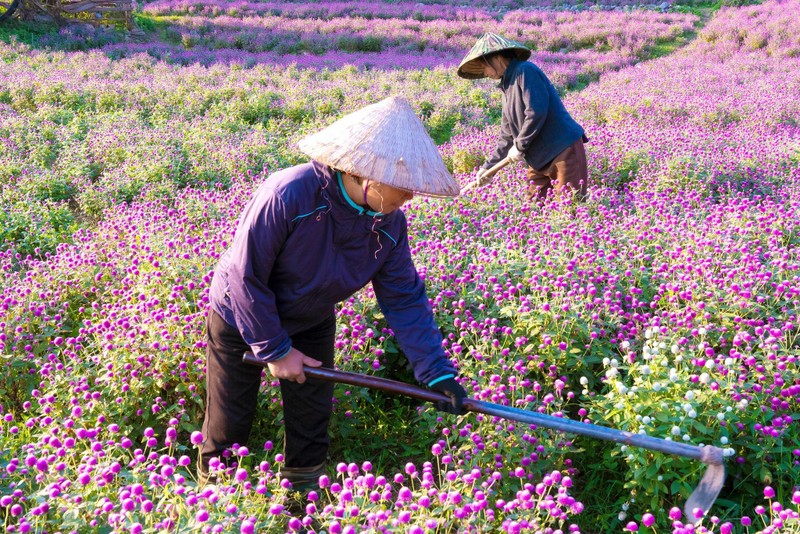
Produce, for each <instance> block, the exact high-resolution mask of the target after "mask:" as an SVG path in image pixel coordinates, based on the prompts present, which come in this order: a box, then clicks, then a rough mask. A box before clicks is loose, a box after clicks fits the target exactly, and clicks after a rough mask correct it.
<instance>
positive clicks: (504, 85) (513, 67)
mask: <svg viewBox="0 0 800 534" xmlns="http://www.w3.org/2000/svg"><path fill="white" fill-rule="evenodd" d="M521 64H522V61H520V60H518V59H512V60H511V61H509V63H508V66H507V67H506V71H505V72H504V73H503V76H502V78H500V82H499V83H498V84H497V87H498V88H500V89H503V90H505V89H508V86H509V85H511V82H512V80H513V79H514V76H515V75H516V72H517V69H518V68H519V66H520V65H521Z"/></svg>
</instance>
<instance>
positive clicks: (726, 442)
mask: <svg viewBox="0 0 800 534" xmlns="http://www.w3.org/2000/svg"><path fill="white" fill-rule="evenodd" d="M719 442H720V443H722V444H723V445H727V444H728V438H727V437H725V436H722V437H721V438H719Z"/></svg>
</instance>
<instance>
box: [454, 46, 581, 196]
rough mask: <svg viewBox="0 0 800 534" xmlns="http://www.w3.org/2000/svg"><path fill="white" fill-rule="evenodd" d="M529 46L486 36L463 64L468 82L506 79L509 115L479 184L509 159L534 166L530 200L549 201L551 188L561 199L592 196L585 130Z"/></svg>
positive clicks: (504, 88) (503, 84) (502, 87)
mask: <svg viewBox="0 0 800 534" xmlns="http://www.w3.org/2000/svg"><path fill="white" fill-rule="evenodd" d="M530 55H531V51H530V50H529V49H528V48H527V47H525V46H524V45H523V44H521V43H518V42H516V41H512V40H510V39H506V38H505V37H502V36H500V35H497V34H494V33H485V34H483V36H481V38H480V39H478V42H477V43H475V46H473V47H472V49H471V50H470V51H469V53H468V54H467V56H466V57H465V58H464V60H463V61H461V64H460V65H459V66H458V75H459V76H461V77H462V78H466V79H468V80H477V79H479V78H484V77H489V78H491V79H493V80H500V85H499V88H500V90H501V91H502V92H503V110H502V111H503V114H502V120H501V122H500V139H499V140H498V142H497V147H496V148H495V150H494V153H493V154H492V155H491V156H490V157H489V158H488V159H487V160H486V162H485V163H484V164H483V166H482V167H481V168H480V170H479V171H478V173H477V175H476V176H475V178H476V180H477V181H478V183H479V185H486V184H488V183H489V182H491V180H492V177H491V176H487V174H486V171H488V170H489V169H490V168H492V167H493V166H494V165H495V164H496V163H498V162H499V161H501V160H502V159H503V158H505V157H508V159H509V160H510V161H511V162H520V161H524V162H525V163H527V164H528V182H529V190H528V199H529V200H533V199H536V200H537V201H538V202H540V203H541V202H543V201H544V200H545V199H546V198H547V195H548V192H549V191H550V190H551V189H555V194H556V197H557V198H561V197H563V196H564V195H570V196H572V195H576V196H577V197H578V198H579V199H583V198H584V197H585V196H586V188H587V186H588V182H589V174H588V171H587V165H586V152H585V150H584V147H583V144H584V143H585V142H587V141H588V139H587V138H586V135H585V133H584V130H583V128H581V126H580V125H579V124H578V123H577V122H575V120H574V119H573V118H572V117H571V116H570V114H569V113H567V110H566V108H565V107H564V103H563V102H562V101H561V98H560V97H559V96H558V92H557V91H556V89H555V87H553V84H552V83H550V80H549V79H548V78H547V76H546V75H545V74H544V72H542V70H541V69H540V68H539V67H537V66H536V65H534V64H533V63H531V62H530V61H527V59H528V58H529V57H530Z"/></svg>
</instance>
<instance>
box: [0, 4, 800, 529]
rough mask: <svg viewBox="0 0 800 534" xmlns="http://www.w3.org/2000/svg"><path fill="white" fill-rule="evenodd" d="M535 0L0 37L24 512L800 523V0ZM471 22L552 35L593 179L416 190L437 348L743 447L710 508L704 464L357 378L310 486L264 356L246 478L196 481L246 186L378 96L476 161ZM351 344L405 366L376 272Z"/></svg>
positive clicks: (162, 522) (37, 521) (535, 524)
mask: <svg viewBox="0 0 800 534" xmlns="http://www.w3.org/2000/svg"><path fill="white" fill-rule="evenodd" d="M608 4H612V5H623V6H625V5H629V4H631V3H627V2H608ZM539 5H540V6H541V7H543V8H547V9H546V10H545V9H542V10H532V9H531V8H530V7H529V3H527V2H526V3H524V5H523V3H522V2H511V1H507V2H472V3H470V7H463V6H461V2H441V3H440V5H438V6H431V5H423V4H415V3H408V2H385V3H384V2H373V3H366V2H334V3H325V4H322V3H321V4H313V5H312V4H308V3H288V2H263V3H259V2H245V1H242V2H218V1H212V0H198V1H197V2H186V1H168V0H158V1H156V2H152V3H147V4H144V5H143V6H142V11H141V13H139V14H138V15H137V16H139V17H140V18H139V20H140V24H141V25H142V26H143V27H144V28H146V29H147V30H148V32H150V35H151V36H153V40H151V41H150V42H146V43H140V44H134V43H126V42H124V40H123V39H122V38H121V37H120V36H119V35H118V34H116V33H115V32H113V31H104V30H98V29H94V28H87V27H67V28H64V29H61V30H59V29H58V28H45V29H44V30H42V29H40V28H35V27H33V26H31V25H26V24H25V23H15V25H11V26H8V27H6V28H4V27H0V184H1V185H2V187H0V203H2V206H3V210H2V211H0V242H1V243H2V245H0V265H1V266H2V270H3V284H2V286H0V287H1V288H2V289H1V291H2V293H1V294H0V301H1V302H2V305H1V306H0V355H2V359H0V362H2V365H3V372H2V373H0V417H1V418H2V421H0V512H2V520H3V522H4V524H3V526H4V529H5V531H6V532H12V533H13V532H48V533H55V532H61V533H67V532H120V533H122V532H125V533H128V532H130V533H144V532H189V531H192V532H194V531H200V532H242V533H250V532H269V533H272V532H301V531H309V530H313V531H316V532H322V531H324V532H328V533H332V534H339V533H352V532H403V533H415V534H416V533H428V532H430V533H434V532H436V533H451V532H452V533H454V532H475V533H488V532H513V533H517V532H532V533H533V532H542V533H550V534H554V533H557V532H560V533H566V532H584V533H595V532H633V531H640V532H644V531H652V532H659V533H660V532H673V533H694V532H714V533H756V532H764V533H778V532H780V533H797V532H800V518H799V517H798V513H800V369H798V366H799V363H798V359H799V358H800V338H798V336H799V335H800V318H799V317H798V313H799V312H800V310H799V309H798V308H800V255H799V254H798V247H800V98H798V95H800V27H798V25H797V24H796V21H797V20H800V5H798V3H797V2H788V1H783V2H781V1H778V0H772V1H768V2H764V3H763V4H760V5H746V6H742V7H722V8H720V9H714V10H710V12H704V13H700V12H699V11H694V13H692V12H690V10H688V9H686V10H678V9H673V10H670V11H667V12H660V11H656V10H650V9H648V10H640V9H630V8H626V9H618V10H613V9H611V10H583V11H572V10H570V11H566V10H564V11H560V10H558V9H557V8H558V7H559V6H562V5H563V3H561V2H559V3H554V2H541V3H540V4H539ZM367 29H368V30H369V31H367ZM483 31H498V32H502V33H506V34H508V35H509V36H510V37H512V38H516V39H519V40H522V41H524V42H526V43H528V44H529V45H531V46H532V47H534V48H535V50H534V54H533V56H532V60H533V61H535V62H536V63H537V64H539V65H541V66H542V68H543V70H544V71H545V72H546V73H547V74H548V75H549V76H550V77H551V79H552V80H553V81H554V83H555V84H556V86H557V87H558V88H559V90H560V91H562V92H563V93H564V94H565V104H566V106H567V108H568V109H569V110H570V112H571V113H572V115H573V116H574V117H575V118H576V119H577V120H578V122H580V123H581V124H582V125H583V126H584V128H585V129H586V131H587V134H588V136H589V137H590V140H591V141H590V143H589V144H588V145H587V152H588V155H589V168H590V173H591V180H592V185H591V189H590V198H589V199H588V200H587V201H586V202H584V203H581V204H578V205H557V204H555V203H553V204H548V205H546V206H544V207H541V208H539V207H536V206H532V205H529V204H528V203H527V202H525V201H524V200H523V198H524V195H523V194H522V191H523V190H524V170H523V169H522V168H521V167H520V168H511V167H509V168H507V169H506V170H505V171H503V172H502V173H501V175H500V178H498V179H497V180H495V182H494V183H493V184H491V185H489V186H486V187H483V188H479V189H474V190H472V191H470V192H469V193H468V194H466V195H465V196H463V197H460V198H458V199H455V200H437V199H425V198H421V197H417V198H416V199H415V200H414V201H413V202H412V203H411V204H410V205H409V206H408V207H407V208H405V211H406V215H407V217H408V219H409V236H410V240H411V246H412V253H413V255H414V258H415V261H416V264H417V267H418V269H419V271H420V274H421V275H422V276H423V277H424V278H425V280H426V284H427V287H428V296H429V297H430V299H431V302H432V304H433V307H434V312H435V314H436V318H437V320H438V322H439V325H440V326H441V328H442V331H443V333H444V336H445V349H446V351H447V353H448V355H449V356H451V357H452V359H453V361H454V362H455V363H456V364H457V366H458V368H459V371H460V377H461V378H460V379H461V381H462V384H463V385H464V387H465V388H466V389H467V390H468V392H469V393H470V396H472V397H474V398H478V399H481V400H485V401H489V402H493V403H498V404H504V405H508V406H515V407H519V408H525V409H528V410H534V411H538V412H540V413H545V414H550V415H556V416H558V417H565V418H571V419H575V420H584V421H588V422H592V423H595V424H598V425H603V426H608V427H614V428H618V429H621V430H626V431H630V432H635V433H642V434H647V435H650V436H654V437H658V438H663V439H670V440H674V441H680V442H682V443H689V444H694V445H705V444H710V445H715V446H717V447H721V448H723V449H725V451H726V455H727V460H726V469H727V479H726V484H725V486H724V488H723V490H722V492H721V494H720V497H719V499H718V500H717V502H716V504H715V506H714V507H713V508H712V509H711V510H709V511H707V512H706V514H705V516H704V517H702V518H700V520H699V522H698V523H697V525H693V524H692V521H691V519H692V518H687V517H685V516H684V515H683V513H682V511H681V510H682V507H683V503H684V502H685V500H686V498H687V497H688V495H689V493H691V490H692V489H693V488H694V487H695V486H696V485H697V483H698V481H699V479H700V477H701V476H702V473H703V470H704V466H703V465H702V464H700V463H698V462H695V461H692V460H687V459H682V458H679V457H675V456H669V455H666V454H661V453H654V452H650V451H646V450H643V449H636V448H632V447H625V446H620V445H618V444H612V443H607V442H603V441H597V440H591V439H589V438H583V437H576V436H571V435H565V434H559V433H556V432H552V431H547V430H544V429H541V428H535V427H531V426H529V425H523V424H519V423H513V422H510V421H505V420H501V419H496V418H491V417H488V416H481V415H476V414H468V415H465V416H462V417H454V416H450V415H447V414H441V413H438V412H436V411H435V410H434V409H433V408H432V407H429V406H424V405H419V404H418V403H416V402H414V401H411V400H409V399H404V398H398V397H392V396H388V395H385V394H382V393H379V392H375V391H366V390H361V389H358V388H347V387H344V386H337V389H336V402H335V413H334V419H333V422H332V424H331V430H332V436H333V444H332V449H331V461H330V465H329V469H328V474H327V475H326V476H324V477H323V478H322V479H321V480H320V484H321V487H320V489H319V490H318V491H316V492H313V493H312V494H310V495H309V498H308V500H307V501H302V500H301V499H300V498H299V497H298V496H297V494H296V493H293V492H292V491H291V488H290V487H288V485H287V483H286V481H285V480H281V479H280V477H279V475H278V473H279V471H280V468H281V462H282V455H281V454H280V449H281V442H282V430H281V408H280V395H279V389H278V387H277V384H276V383H275V382H273V381H272V380H270V377H269V376H268V375H265V377H264V384H263V394H262V396H261V400H260V411H259V417H258V420H257V423H256V427H255V428H254V433H253V436H252V437H251V440H250V443H247V444H240V446H239V447H237V448H235V449H234V450H232V451H231V454H232V455H234V456H236V458H237V461H238V467H236V468H234V469H232V470H231V471H230V472H229V473H227V474H225V475H224V476H223V477H222V480H221V482H220V483H219V484H217V485H215V486H205V487H204V486H199V485H198V484H197V482H196V479H195V470H194V466H193V463H194V461H195V459H196V449H195V444H196V443H197V441H198V440H199V439H201V437H200V436H198V431H199V429H200V423H201V417H202V410H203V404H204V349H203V348H204V339H203V329H204V317H205V313H206V309H207V291H208V284H209V282H210V279H211V273H212V271H213V269H214V266H215V263H216V260H217V259H218V258H219V256H220V254H221V253H222V252H223V251H224V250H225V249H226V247H227V246H228V244H229V243H230V242H231V239H232V232H233V229H234V226H235V222H236V219H237V217H238V216H239V214H240V212H241V210H242V208H243V206H244V204H245V203H246V202H247V200H248V199H249V197H250V195H251V193H252V192H253V190H254V189H255V187H257V185H258V184H259V183H260V182H261V181H263V180H264V179H267V177H268V175H269V174H270V172H272V171H275V170H277V169H279V168H282V167H285V166H289V165H293V164H296V163H299V162H302V161H305V158H304V156H303V155H302V154H301V153H300V152H299V151H298V150H297V147H296V141H297V140H298V139H299V138H301V137H302V136H303V135H305V134H307V133H310V132H312V131H316V130H318V129H319V128H320V127H322V126H324V125H326V124H329V123H330V122H332V121H333V120H334V119H335V118H337V117H339V116H341V115H342V114H344V113H347V112H350V111H353V110H355V109H358V108H360V107H362V106H364V105H366V104H368V103H372V102H375V101H377V100H380V99H382V98H384V97H386V96H388V95H392V94H401V95H403V96H405V97H406V98H408V99H409V101H411V102H412V104H413V106H414V107H415V109H416V110H417V111H418V113H419V115H420V116H421V117H422V118H423V120H424V122H425V124H426V126H427V127H428V129H429V131H430V132H431V135H432V136H433V137H434V139H435V140H436V141H437V143H438V144H439V146H440V148H441V151H442V154H443V156H444V158H445V161H446V163H447V164H448V165H449V166H450V168H451V169H452V170H453V172H454V175H455V176H456V177H457V178H458V179H459V181H460V182H461V183H462V184H466V183H468V182H469V181H470V180H471V179H472V176H473V173H474V169H475V167H476V166H477V165H479V164H480V163H482V161H483V158H484V157H485V156H486V155H487V154H488V153H489V152H490V150H491V149H492V148H493V145H494V139H495V136H496V134H497V131H498V122H499V106H500V95H499V92H498V91H497V90H496V89H495V88H494V87H493V86H492V84H491V83H490V82H488V81H485V82H484V81H481V82H468V81H465V80H462V79H460V78H457V77H456V76H455V74H454V72H455V66H456V65H457V63H458V61H459V60H460V58H461V57H462V56H463V54H464V53H465V51H466V50H467V49H468V48H469V46H470V45H471V44H472V42H473V41H474V40H475V38H476V37H477V36H478V35H479V34H480V33H482V32H483ZM336 346H337V365H338V366H339V368H341V369H344V370H349V371H355V372H360V373H369V374H376V375H378V376H385V377H391V378H396V379H401V380H405V381H409V382H412V381H413V377H412V375H411V373H410V372H409V370H408V369H407V368H406V366H405V365H404V361H405V360H404V358H403V357H402V355H401V354H400V353H399V349H398V347H397V345H396V343H395V341H394V339H393V338H392V336H391V332H390V330H389V329H388V325H387V324H386V323H385V321H384V319H383V317H382V315H381V314H380V312H379V311H378V309H377V306H376V304H375V300H374V296H373V295H372V293H371V289H370V288H369V287H368V288H366V289H365V290H364V291H362V292H360V293H359V294H357V295H356V296H354V297H353V298H352V299H350V300H348V301H347V302H344V303H342V305H341V306H340V308H339V310H338V330H337V340H336Z"/></svg>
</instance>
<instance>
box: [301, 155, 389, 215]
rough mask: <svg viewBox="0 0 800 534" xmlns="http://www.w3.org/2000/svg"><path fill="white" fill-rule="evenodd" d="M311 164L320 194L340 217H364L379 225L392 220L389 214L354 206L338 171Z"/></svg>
mask: <svg viewBox="0 0 800 534" xmlns="http://www.w3.org/2000/svg"><path fill="white" fill-rule="evenodd" d="M311 163H312V165H313V166H314V169H315V171H316V174H317V177H318V179H319V181H320V186H321V194H322V195H323V196H324V197H325V198H326V199H327V200H328V202H329V203H330V204H331V208H332V209H333V210H334V211H335V212H336V213H338V214H339V215H340V216H354V217H358V216H365V219H369V220H375V221H377V222H378V224H379V225H380V224H381V223H384V222H389V221H390V220H392V219H393V217H392V215H393V214H391V213H389V214H383V213H380V212H377V211H372V210H369V209H366V208H364V207H363V206H359V205H358V204H356V202H355V201H354V200H353V199H351V198H350V197H349V196H348V195H347V192H346V191H345V189H344V184H343V183H342V176H341V173H339V171H337V170H335V169H333V168H332V167H329V166H327V165H325V164H324V163H320V162H318V161H315V160H312V162H311Z"/></svg>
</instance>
